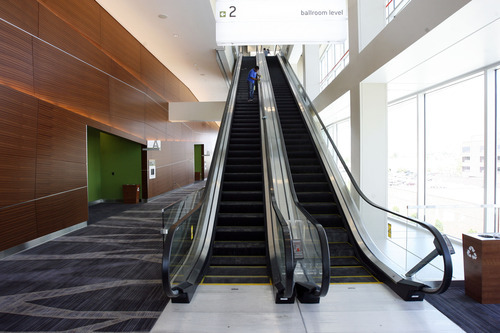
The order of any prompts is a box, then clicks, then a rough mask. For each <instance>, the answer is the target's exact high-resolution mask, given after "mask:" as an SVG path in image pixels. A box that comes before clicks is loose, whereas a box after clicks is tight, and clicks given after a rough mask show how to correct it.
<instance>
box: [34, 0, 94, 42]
mask: <svg viewBox="0 0 500 333" xmlns="http://www.w3.org/2000/svg"><path fill="white" fill-rule="evenodd" d="M38 2H39V3H40V5H41V6H44V7H46V8H47V9H49V10H50V11H52V12H53V13H54V14H55V15H57V16H58V17H59V18H61V19H62V20H64V21H66V22H68V24H71V26H73V27H74V29H76V30H77V31H79V32H80V33H81V34H83V35H85V36H87V37H88V38H89V39H91V40H93V41H95V42H96V43H98V44H99V43H100V39H101V31H100V28H101V24H100V22H101V18H100V14H101V6H100V5H99V4H98V3H97V2H95V1H94V0H64V1H61V0H38Z"/></svg>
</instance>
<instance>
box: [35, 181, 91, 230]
mask: <svg viewBox="0 0 500 333" xmlns="http://www.w3.org/2000/svg"><path fill="white" fill-rule="evenodd" d="M36 217H37V230H38V235H37V237H41V236H44V235H47V234H50V233H52V232H55V231H58V230H61V229H64V228H67V227H70V226H73V225H75V224H78V223H81V222H85V221H87V220H88V203H87V188H84V189H78V190H74V191H69V192H65V193H62V194H58V195H54V196H49V197H45V198H43V199H39V200H37V201H36Z"/></svg>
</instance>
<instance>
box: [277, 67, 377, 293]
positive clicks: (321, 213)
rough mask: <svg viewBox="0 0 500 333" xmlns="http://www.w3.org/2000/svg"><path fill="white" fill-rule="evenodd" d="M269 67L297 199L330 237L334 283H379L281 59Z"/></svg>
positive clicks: (331, 273)
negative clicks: (360, 252)
mask: <svg viewBox="0 0 500 333" xmlns="http://www.w3.org/2000/svg"><path fill="white" fill-rule="evenodd" d="M267 64H268V67H269V73H270V75H271V82H272V86H273V90H274V96H275V99H276V105H277V108H278V115H279V119H280V123H281V129H282V132H283V138H284V141H285V147H286V151H287V155H288V162H289V165H290V171H291V174H292V179H293V185H294V188H295V193H296V195H297V199H298V200H299V202H300V203H301V205H302V206H303V207H304V208H305V209H306V211H307V212H308V213H309V214H311V215H312V216H313V217H314V218H315V219H316V221H317V222H319V223H320V224H321V225H322V226H323V227H324V228H325V231H326V233H327V236H328V245H329V248H330V282H331V283H361V282H362V283H370V282H371V283H373V282H378V280H377V279H376V278H375V277H374V276H373V275H372V274H371V273H370V271H369V270H368V269H367V268H366V267H364V266H363V265H362V264H361V262H360V260H359V259H358V258H357V256H356V254H355V251H354V247H353V245H352V242H350V241H349V236H348V231H347V228H346V223H345V217H344V215H343V212H342V210H341V209H340V207H339V204H338V200H337V198H336V195H335V192H334V191H333V189H332V187H331V185H330V183H329V182H328V180H327V176H326V173H325V171H324V169H323V166H322V163H321V161H320V159H319V157H318V153H317V151H316V149H315V146H314V144H313V142H312V139H311V136H310V134H309V130H308V129H307V127H306V125H305V123H304V120H303V118H302V115H301V113H300V110H299V107H298V105H297V103H296V101H295V98H294V97H293V94H292V91H291V89H290V87H289V85H288V82H287V79H286V77H285V75H284V73H283V70H282V69H281V66H280V64H279V61H278V58H277V57H267Z"/></svg>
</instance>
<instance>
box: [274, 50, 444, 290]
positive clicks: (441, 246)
mask: <svg viewBox="0 0 500 333" xmlns="http://www.w3.org/2000/svg"><path fill="white" fill-rule="evenodd" d="M277 57H278V59H279V60H280V62H281V64H282V66H283V68H284V69H285V68H286V70H285V75H287V76H288V75H289V76H291V77H293V78H295V80H294V82H293V83H294V84H295V85H296V86H299V87H298V89H299V90H302V91H303V92H305V90H304V88H303V87H302V85H301V84H300V82H299V81H298V80H297V79H296V77H295V75H294V72H293V70H292V69H291V67H290V64H289V63H288V61H287V60H286V58H284V57H283V56H281V55H278V56H277ZM289 81H291V80H290V79H289ZM290 85H291V84H290ZM291 86H292V85H291ZM292 90H294V89H293V87H292ZM294 94H295V95H299V94H298V93H297V92H296V91H294ZM301 95H302V98H304V100H305V101H306V103H307V104H308V107H309V108H310V111H312V112H313V113H314V114H315V116H316V118H317V119H318V121H319V123H320V126H321V127H322V129H323V132H324V133H325V135H326V137H327V139H328V141H329V143H330V144H331V145H332V147H333V149H334V150H335V153H336V155H337V156H338V158H339V161H340V162H341V164H342V166H343V167H344V170H345V172H346V174H347V176H348V177H349V179H350V181H351V183H352V185H353V187H354V189H355V190H356V192H357V193H358V194H359V196H360V197H361V198H363V200H364V201H365V202H367V203H368V204H369V205H371V206H372V207H374V208H376V209H379V210H382V211H384V212H386V213H389V214H392V215H394V216H397V217H399V218H402V219H404V220H409V221H411V222H413V223H415V224H418V225H420V226H422V227H423V228H425V229H427V230H429V231H430V232H431V233H432V235H433V236H434V238H435V239H437V242H438V245H439V248H438V251H439V253H440V254H441V255H442V256H443V262H444V273H443V280H442V281H441V284H440V285H439V286H438V287H436V288H427V287H424V288H422V290H423V291H425V292H428V293H442V292H444V291H446V290H447V289H448V287H449V286H450V284H451V279H452V275H453V268H452V259H451V254H450V251H449V249H448V246H447V244H446V241H445V240H444V238H443V235H442V234H441V233H440V232H439V231H438V230H437V229H436V227H434V226H433V225H431V224H429V223H428V222H425V221H419V220H417V219H414V218H411V217H408V216H404V215H402V214H399V213H397V212H393V211H391V210H389V209H387V208H385V207H382V206H380V205H378V204H376V203H374V202H373V201H372V200H370V199H369V198H368V197H367V196H366V195H365V194H364V193H363V191H362V190H361V188H360V187H359V186H358V184H357V182H356V180H355V178H354V176H353V175H352V173H351V172H350V170H349V168H348V166H347V164H346V163H345V161H344V159H343V158H342V155H341V154H340V151H339V150H338V148H337V146H336V145H335V143H334V142H333V139H332V138H331V136H330V134H329V133H328V131H327V129H326V126H325V125H324V123H323V121H322V120H321V118H320V116H319V114H318V112H317V111H316V108H315V107H314V105H313V104H312V102H311V100H310V99H309V97H308V96H307V94H305V93H303V94H301ZM305 113H306V114H307V112H305Z"/></svg>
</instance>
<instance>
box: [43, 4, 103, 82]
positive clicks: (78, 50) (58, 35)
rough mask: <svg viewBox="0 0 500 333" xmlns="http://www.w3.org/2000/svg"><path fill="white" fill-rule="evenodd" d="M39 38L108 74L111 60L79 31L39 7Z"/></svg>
mask: <svg viewBox="0 0 500 333" xmlns="http://www.w3.org/2000/svg"><path fill="white" fill-rule="evenodd" d="M39 36H40V38H41V39H42V40H44V41H46V42H48V43H49V44H51V45H53V46H56V47H58V48H60V49H62V50H64V51H66V52H68V53H69V54H71V55H72V56H74V57H76V58H78V59H80V60H82V61H84V62H86V63H88V64H90V65H92V66H95V67H97V68H99V69H100V70H102V71H104V72H106V73H109V71H110V63H111V60H110V59H109V57H108V56H107V55H106V54H105V53H104V52H102V51H101V50H100V48H99V47H98V46H97V45H96V44H95V43H92V42H91V41H90V40H88V39H87V38H85V37H84V36H82V35H81V34H80V33H79V31H77V30H75V29H74V28H73V27H72V26H71V25H69V24H68V23H66V22H65V21H63V20H62V19H60V18H59V17H57V16H56V15H55V14H54V13H53V12H51V11H50V10H49V9H47V8H45V7H44V6H40V27H39Z"/></svg>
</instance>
